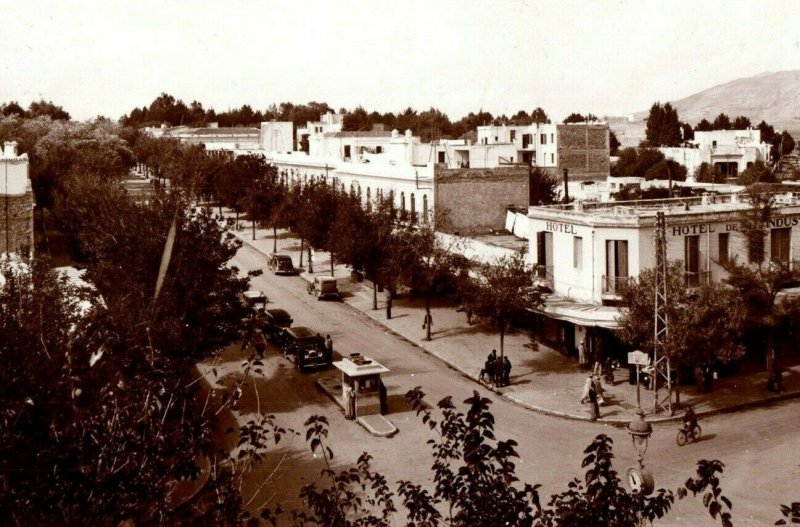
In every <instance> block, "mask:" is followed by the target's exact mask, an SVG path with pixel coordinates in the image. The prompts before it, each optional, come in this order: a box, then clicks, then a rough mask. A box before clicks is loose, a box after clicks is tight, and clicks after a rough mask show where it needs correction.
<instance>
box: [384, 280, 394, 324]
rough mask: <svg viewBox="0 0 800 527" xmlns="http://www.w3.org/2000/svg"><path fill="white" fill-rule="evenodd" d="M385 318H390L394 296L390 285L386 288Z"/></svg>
mask: <svg viewBox="0 0 800 527" xmlns="http://www.w3.org/2000/svg"><path fill="white" fill-rule="evenodd" d="M386 293H387V297H386V320H391V318H392V299H393V298H394V289H392V288H391V287H387V288H386Z"/></svg>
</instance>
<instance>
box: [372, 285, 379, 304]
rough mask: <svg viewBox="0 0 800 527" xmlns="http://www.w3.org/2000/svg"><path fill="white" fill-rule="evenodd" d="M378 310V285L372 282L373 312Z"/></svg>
mask: <svg viewBox="0 0 800 527" xmlns="http://www.w3.org/2000/svg"><path fill="white" fill-rule="evenodd" d="M376 309H378V284H377V283H376V282H375V280H373V281H372V310H373V311H375V310H376Z"/></svg>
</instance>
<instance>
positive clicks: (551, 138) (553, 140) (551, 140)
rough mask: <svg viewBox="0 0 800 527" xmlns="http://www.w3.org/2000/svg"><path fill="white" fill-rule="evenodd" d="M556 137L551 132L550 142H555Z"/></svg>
mask: <svg viewBox="0 0 800 527" xmlns="http://www.w3.org/2000/svg"><path fill="white" fill-rule="evenodd" d="M555 142H556V141H555V139H553V134H550V143H555Z"/></svg>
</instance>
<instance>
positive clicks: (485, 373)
mask: <svg viewBox="0 0 800 527" xmlns="http://www.w3.org/2000/svg"><path fill="white" fill-rule="evenodd" d="M485 377H489V380H491V381H492V382H494V359H492V355H491V353H490V354H489V356H488V357H486V362H484V363H483V369H482V370H481V374H480V376H479V377H478V380H480V381H483V380H484V378H485Z"/></svg>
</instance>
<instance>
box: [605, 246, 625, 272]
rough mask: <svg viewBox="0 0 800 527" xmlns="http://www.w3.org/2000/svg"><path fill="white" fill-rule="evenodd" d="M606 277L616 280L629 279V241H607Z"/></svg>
mask: <svg viewBox="0 0 800 527" xmlns="http://www.w3.org/2000/svg"><path fill="white" fill-rule="evenodd" d="M606 276H608V277H609V278H614V279H619V278H628V242H627V240H607V241H606Z"/></svg>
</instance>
